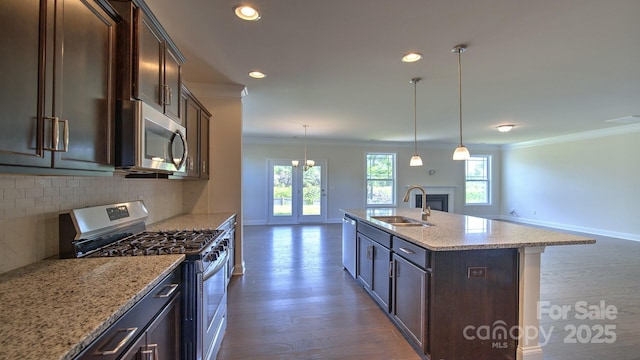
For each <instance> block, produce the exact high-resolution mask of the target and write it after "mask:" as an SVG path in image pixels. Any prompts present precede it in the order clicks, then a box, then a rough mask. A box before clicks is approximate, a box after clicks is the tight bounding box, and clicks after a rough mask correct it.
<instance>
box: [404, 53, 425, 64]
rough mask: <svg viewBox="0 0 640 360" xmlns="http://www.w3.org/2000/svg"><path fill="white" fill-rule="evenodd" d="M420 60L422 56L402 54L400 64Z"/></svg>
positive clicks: (418, 54)
mask: <svg viewBox="0 0 640 360" xmlns="http://www.w3.org/2000/svg"><path fill="white" fill-rule="evenodd" d="M420 59H422V54H420V53H417V52H410V53H406V54H404V56H403V57H402V62H416V61H418V60H420Z"/></svg>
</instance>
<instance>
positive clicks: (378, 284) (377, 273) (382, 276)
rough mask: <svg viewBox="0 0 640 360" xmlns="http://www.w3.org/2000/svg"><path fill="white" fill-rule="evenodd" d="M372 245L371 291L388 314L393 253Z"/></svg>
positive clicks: (378, 245) (374, 243)
mask: <svg viewBox="0 0 640 360" xmlns="http://www.w3.org/2000/svg"><path fill="white" fill-rule="evenodd" d="M371 244H372V245H373V278H372V280H371V291H372V293H373V295H374V298H377V299H376V300H377V301H378V303H380V305H381V306H382V308H383V309H385V310H386V311H387V312H388V311H389V310H390V308H389V305H390V301H389V299H390V297H391V277H390V276H389V267H390V264H389V263H390V261H391V251H390V250H389V249H387V248H385V247H384V246H382V245H380V244H378V243H377V242H375V241H374V242H372V243H371Z"/></svg>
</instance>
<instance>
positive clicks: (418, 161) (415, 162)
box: [409, 77, 422, 166]
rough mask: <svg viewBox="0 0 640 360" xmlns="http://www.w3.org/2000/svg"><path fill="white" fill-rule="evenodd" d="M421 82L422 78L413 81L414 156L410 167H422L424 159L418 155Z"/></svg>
mask: <svg viewBox="0 0 640 360" xmlns="http://www.w3.org/2000/svg"><path fill="white" fill-rule="evenodd" d="M420 80H422V78H419V77H416V78H413V79H411V83H412V84H413V156H411V160H410V161H409V166H422V158H421V157H420V155H418V120H417V115H416V106H417V105H416V104H417V103H418V99H417V96H416V94H417V90H416V87H417V85H416V84H417V83H418V81H420Z"/></svg>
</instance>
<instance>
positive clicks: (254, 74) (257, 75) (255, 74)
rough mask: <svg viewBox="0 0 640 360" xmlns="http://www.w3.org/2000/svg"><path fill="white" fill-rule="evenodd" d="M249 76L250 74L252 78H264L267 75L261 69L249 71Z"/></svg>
mask: <svg viewBox="0 0 640 360" xmlns="http://www.w3.org/2000/svg"><path fill="white" fill-rule="evenodd" d="M249 76H251V77H252V78H254V79H264V78H266V77H267V75H266V74H265V73H263V72H262V71H257V70H254V71H249Z"/></svg>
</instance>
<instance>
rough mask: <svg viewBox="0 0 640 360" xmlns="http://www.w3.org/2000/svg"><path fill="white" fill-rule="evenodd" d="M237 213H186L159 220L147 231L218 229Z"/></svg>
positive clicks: (149, 225)
mask: <svg viewBox="0 0 640 360" xmlns="http://www.w3.org/2000/svg"><path fill="white" fill-rule="evenodd" d="M235 215H236V214H235V213H226V212H221V213H207V214H184V215H178V216H174V217H171V218H168V219H164V220H161V221H158V222H156V223H153V224H148V225H147V226H146V229H147V231H160V230H175V229H217V228H219V227H220V226H221V225H222V224H224V223H225V222H227V220H229V219H230V218H231V217H233V216H235Z"/></svg>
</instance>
